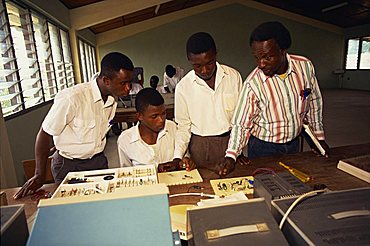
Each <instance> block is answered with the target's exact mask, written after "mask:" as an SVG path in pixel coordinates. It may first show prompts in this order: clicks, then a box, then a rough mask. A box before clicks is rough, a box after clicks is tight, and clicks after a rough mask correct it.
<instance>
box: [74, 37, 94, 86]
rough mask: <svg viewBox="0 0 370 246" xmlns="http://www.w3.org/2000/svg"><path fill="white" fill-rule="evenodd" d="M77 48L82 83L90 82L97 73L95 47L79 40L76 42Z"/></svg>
mask: <svg viewBox="0 0 370 246" xmlns="http://www.w3.org/2000/svg"><path fill="white" fill-rule="evenodd" d="M78 47H79V51H80V62H81V72H82V76H81V77H82V81H83V82H87V81H90V79H91V77H92V76H93V75H94V74H95V73H96V71H97V68H96V56H95V47H94V46H92V45H90V44H88V43H86V42H85V41H83V40H81V39H79V40H78Z"/></svg>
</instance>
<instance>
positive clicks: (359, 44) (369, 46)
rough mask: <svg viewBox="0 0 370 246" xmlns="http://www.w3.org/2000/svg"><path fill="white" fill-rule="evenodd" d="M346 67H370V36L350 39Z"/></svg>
mask: <svg viewBox="0 0 370 246" xmlns="http://www.w3.org/2000/svg"><path fill="white" fill-rule="evenodd" d="M346 69H370V37H361V38H352V39H349V40H348V42H347V57H346Z"/></svg>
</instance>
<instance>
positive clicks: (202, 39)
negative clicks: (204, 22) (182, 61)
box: [186, 32, 217, 58]
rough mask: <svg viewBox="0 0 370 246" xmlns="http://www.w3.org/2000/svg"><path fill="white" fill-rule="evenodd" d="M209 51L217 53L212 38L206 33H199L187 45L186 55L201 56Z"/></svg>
mask: <svg viewBox="0 0 370 246" xmlns="http://www.w3.org/2000/svg"><path fill="white" fill-rule="evenodd" d="M209 50H212V51H214V52H215V53H217V51H216V44H215V41H214V40H213V38H212V36H211V35H210V34H209V33H206V32H197V33H195V34H193V35H191V36H190V38H189V39H188V41H187V43H186V55H187V57H188V58H189V54H201V53H204V52H207V51H209Z"/></svg>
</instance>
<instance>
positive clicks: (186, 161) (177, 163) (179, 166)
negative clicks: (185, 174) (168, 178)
mask: <svg viewBox="0 0 370 246" xmlns="http://www.w3.org/2000/svg"><path fill="white" fill-rule="evenodd" d="M194 168H196V165H195V163H194V162H193V160H191V159H190V158H188V157H184V158H182V159H180V158H175V159H173V161H169V162H166V163H162V164H159V165H158V172H159V173H163V172H171V171H176V170H183V169H186V171H191V170H193V169H194Z"/></svg>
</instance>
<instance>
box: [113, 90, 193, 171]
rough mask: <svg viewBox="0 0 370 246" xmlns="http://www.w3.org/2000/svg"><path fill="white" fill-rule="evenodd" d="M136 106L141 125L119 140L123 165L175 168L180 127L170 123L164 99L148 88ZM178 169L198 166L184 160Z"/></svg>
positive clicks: (137, 98)
mask: <svg viewBox="0 0 370 246" xmlns="http://www.w3.org/2000/svg"><path fill="white" fill-rule="evenodd" d="M135 107H136V111H137V113H136V115H137V118H138V120H139V124H137V125H136V126H134V127H131V128H129V129H127V130H125V131H123V132H122V133H121V135H120V136H119V138H118V140H117V145H118V155H119V160H120V165H121V166H136V165H150V164H155V165H156V166H158V165H160V164H164V163H166V166H168V167H170V166H173V165H170V164H171V163H172V159H173V152H174V148H175V133H176V130H177V126H176V124H175V123H174V122H173V121H170V120H166V107H165V105H164V99H163V97H162V96H161V94H160V93H159V92H158V91H157V90H155V89H153V88H144V89H142V90H141V91H139V93H138V94H137V95H136V101H135ZM167 164H168V165H167ZM161 166H162V167H163V166H164V165H161ZM177 167H186V168H187V170H191V169H193V168H194V167H195V166H194V163H193V162H192V161H191V160H190V159H189V158H187V157H184V158H182V161H181V162H180V163H179V165H178V166H177ZM159 171H166V170H159Z"/></svg>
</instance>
